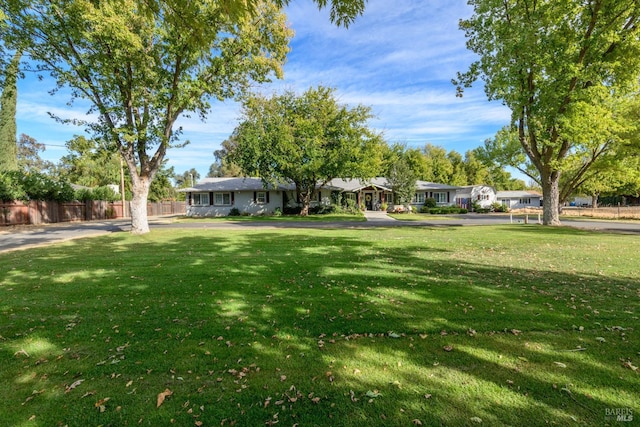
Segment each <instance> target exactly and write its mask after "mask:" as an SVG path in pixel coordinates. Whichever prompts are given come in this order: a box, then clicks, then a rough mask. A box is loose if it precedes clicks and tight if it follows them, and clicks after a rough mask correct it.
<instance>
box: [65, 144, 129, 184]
mask: <svg viewBox="0 0 640 427" xmlns="http://www.w3.org/2000/svg"><path fill="white" fill-rule="evenodd" d="M65 145H66V146H67V151H68V154H66V155H65V156H63V157H62V158H60V161H59V162H58V168H59V172H60V174H61V175H62V176H63V177H64V178H65V179H66V180H67V181H68V182H70V183H73V184H77V185H82V186H86V187H100V186H105V185H109V184H118V183H120V155H119V154H118V153H117V152H114V151H113V150H112V149H110V147H109V146H107V145H105V144H104V143H103V142H102V141H101V140H98V139H91V138H86V137H85V136H82V135H76V136H74V137H73V138H72V139H71V140H69V141H67V142H66V144H65Z"/></svg>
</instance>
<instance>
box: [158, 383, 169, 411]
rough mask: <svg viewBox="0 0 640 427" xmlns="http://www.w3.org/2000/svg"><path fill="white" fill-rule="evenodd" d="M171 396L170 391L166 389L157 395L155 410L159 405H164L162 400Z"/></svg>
mask: <svg viewBox="0 0 640 427" xmlns="http://www.w3.org/2000/svg"><path fill="white" fill-rule="evenodd" d="M172 394H173V392H172V391H171V390H169V389H168V388H167V389H165V390H164V391H163V392H162V393H159V394H158V401H157V403H156V408H159V407H160V405H162V404H163V403H164V400H165V399H166V398H167V397H169V396H171V395H172Z"/></svg>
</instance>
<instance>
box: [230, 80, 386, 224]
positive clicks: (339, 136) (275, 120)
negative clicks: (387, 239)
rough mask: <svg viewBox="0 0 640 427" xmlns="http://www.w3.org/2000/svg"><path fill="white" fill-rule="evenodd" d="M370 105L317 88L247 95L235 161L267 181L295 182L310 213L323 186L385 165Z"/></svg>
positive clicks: (368, 175) (367, 175)
mask: <svg viewBox="0 0 640 427" xmlns="http://www.w3.org/2000/svg"><path fill="white" fill-rule="evenodd" d="M371 117H372V114H371V110H370V108H368V107H365V106H362V105H358V106H355V107H348V106H345V105H340V104H338V102H337V101H336V99H335V96H334V90H333V89H330V88H325V87H318V88H316V89H314V88H311V89H309V90H307V91H306V92H305V93H304V94H302V95H301V96H298V95H296V94H295V93H294V92H291V91H287V92H285V93H283V94H282V95H275V96H273V97H270V98H267V97H264V96H261V95H253V96H251V97H249V98H248V99H246V100H245V102H244V105H243V119H242V121H241V123H240V124H239V125H238V127H236V129H235V130H234V132H233V135H232V138H233V140H234V141H235V148H234V150H233V152H232V153H231V155H230V160H231V161H232V162H233V163H236V164H237V165H239V166H240V167H241V168H242V170H243V171H244V173H245V174H247V175H257V176H260V177H261V178H262V179H263V181H264V182H265V184H268V183H277V182H283V181H291V182H293V183H294V184H295V186H296V191H297V193H298V198H299V200H300V201H301V203H302V212H301V215H307V214H308V212H309V206H310V203H311V197H312V196H313V195H314V193H315V192H316V190H317V188H318V187H321V186H323V185H325V184H326V183H328V182H329V181H331V180H332V179H334V178H338V177H341V178H360V179H366V178H371V177H374V176H376V174H377V173H378V171H379V170H380V165H381V151H382V150H381V149H380V146H381V145H382V144H383V143H384V142H383V140H382V138H381V136H380V135H379V134H377V133H375V132H373V131H372V130H370V129H369V128H368V127H367V122H368V120H369V119H370V118H371Z"/></svg>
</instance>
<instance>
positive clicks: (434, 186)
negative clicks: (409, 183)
mask: <svg viewBox="0 0 640 427" xmlns="http://www.w3.org/2000/svg"><path fill="white" fill-rule="evenodd" d="M459 188H460V187H457V186H455V185H448V184H438V183H437V182H427V181H416V189H417V190H457V189H459Z"/></svg>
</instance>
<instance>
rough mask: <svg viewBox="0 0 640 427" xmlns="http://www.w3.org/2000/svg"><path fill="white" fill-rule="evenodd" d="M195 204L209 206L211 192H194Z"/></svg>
mask: <svg viewBox="0 0 640 427" xmlns="http://www.w3.org/2000/svg"><path fill="white" fill-rule="evenodd" d="M192 204H193V206H209V193H193V203H192Z"/></svg>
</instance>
